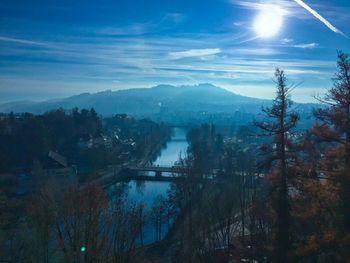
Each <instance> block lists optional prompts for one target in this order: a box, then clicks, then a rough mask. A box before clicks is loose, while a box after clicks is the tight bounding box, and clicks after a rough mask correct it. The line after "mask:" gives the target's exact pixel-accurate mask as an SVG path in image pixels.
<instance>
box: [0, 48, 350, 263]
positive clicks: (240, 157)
mask: <svg viewBox="0 0 350 263" xmlns="http://www.w3.org/2000/svg"><path fill="white" fill-rule="evenodd" d="M333 83H334V85H333V87H331V88H330V89H329V90H328V91H326V93H325V95H324V96H323V97H319V98H318V100H319V101H320V102H321V103H322V104H323V106H320V107H319V109H315V110H314V115H315V118H316V122H315V123H314V124H313V126H312V128H310V129H307V130H300V128H299V127H298V121H299V119H300V117H299V114H298V112H297V109H295V108H293V103H292V100H291V95H292V92H293V90H294V88H295V87H294V86H293V85H290V84H289V82H288V79H287V77H286V75H285V73H284V71H283V70H280V69H276V71H275V84H276V97H275V99H274V101H273V103H272V105H271V106H270V107H265V108H263V109H262V113H263V114H264V118H262V119H259V120H256V121H255V122H254V123H252V124H251V125H248V126H245V127H239V128H237V129H236V131H235V132H234V134H233V135H230V136H227V134H224V133H221V132H220V129H218V128H217V127H215V126H214V125H212V124H204V125H200V126H193V127H191V128H190V129H189V131H188V134H187V140H188V143H189V147H188V149H187V152H186V154H185V155H184V156H180V157H179V160H178V162H177V164H176V166H177V167H181V168H182V169H181V173H179V174H178V175H177V177H178V178H177V180H174V181H173V183H172V184H171V188H170V189H169V191H168V194H167V197H166V198H162V197H159V198H158V199H157V200H156V201H155V202H154V204H153V206H152V207H146V206H145V204H144V203H142V202H141V203H135V202H132V203H130V202H128V200H127V191H128V189H127V188H126V187H125V185H124V184H123V183H119V184H117V187H116V188H115V189H114V191H113V192H110V191H107V190H106V189H105V188H104V186H103V185H101V184H97V183H96V184H94V183H92V184H83V183H81V182H80V183H79V182H70V181H62V180H58V179H57V178H55V177H47V178H43V179H42V181H41V184H40V186H39V187H38V188H37V189H36V191H34V192H33V193H31V194H30V195H29V196H27V197H26V198H25V199H23V198H19V197H16V198H15V197H13V196H11V195H9V194H8V193H7V190H8V188H9V187H7V186H6V184H1V188H0V220H1V221H0V229H1V230H0V261H1V260H2V261H4V262H45V263H48V262H72V263H73V262H85V263H88V262H91V263H92V262H115V263H117V262H208V263H209V262H275V263H288V262H300V263H303V262H305V263H306V262H314V263H316V262H317V263H329V262H344V263H347V262H349V260H350V189H349V188H350V59H349V56H348V55H346V54H344V53H342V52H339V53H338V62H337V72H336V73H335V76H334V79H333ZM0 133H1V135H0V140H1V142H0V144H1V152H0V154H1V156H0V159H1V167H0V168H1V170H2V171H4V172H7V173H9V172H11V171H13V170H16V169H24V170H27V171H29V170H31V169H32V168H33V166H34V164H35V163H38V162H40V163H41V165H42V166H46V165H49V164H47V163H46V161H45V160H46V159H47V152H49V151H55V152H58V153H60V154H62V155H63V156H66V157H67V160H69V162H70V163H71V164H81V163H83V164H84V163H91V164H94V165H97V164H98V166H97V167H98V168H101V167H103V166H106V165H107V164H115V163H118V162H119V163H125V162H129V161H130V158H131V157H132V158H136V159H137V160H138V161H140V160H141V159H142V158H143V157H144V156H146V155H147V154H148V153H146V152H145V151H150V150H147V149H153V148H154V147H155V145H156V144H157V143H161V141H162V140H164V138H166V137H167V136H168V133H169V130H168V129H167V128H166V127H165V126H163V124H156V123H153V122H151V121H147V120H139V121H137V120H134V119H131V118H128V117H127V116H126V115H117V116H115V117H113V118H110V119H104V120H102V118H101V117H99V116H98V115H97V113H96V112H95V111H94V110H93V109H92V110H81V111H78V110H73V111H72V112H70V113H67V112H65V111H62V110H57V111H53V112H48V113H46V114H44V115H38V116H36V115H31V114H22V115H14V114H9V115H2V116H1V121H0ZM101 134H105V135H107V134H108V135H109V136H110V137H113V136H114V138H115V141H113V142H112V145H118V144H117V142H119V141H123V142H126V140H130V141H129V142H131V141H132V142H135V145H137V147H136V148H133V152H130V155H127V156H126V157H125V159H122V158H121V159H120V158H119V157H120V156H125V155H120V154H115V153H114V152H113V151H117V150H118V147H117V146H115V147H112V148H108V147H107V146H103V147H102V146H101V147H102V149H99V146H98V147H97V148H95V147H92V146H91V147H90V146H86V145H88V143H89V142H90V141H92V142H93V141H94V139H96V138H99V137H101ZM111 135H113V136H111ZM116 136H117V137H116ZM79 142H80V144H79ZM83 142H85V144H84V143H83ZM79 145H81V146H80V147H79ZM83 145H85V146H86V147H85V146H83ZM121 145H124V144H121ZM128 145H129V144H128ZM84 147H85V148H84ZM84 151H91V153H92V155H91V156H90V157H87V155H84V154H83V152H84ZM111 152H112V153H113V154H112V155H110V154H111ZM127 152H128V151H127ZM85 154H87V153H86V152H85ZM101 156H102V157H103V160H102V161H101V163H100V158H101ZM110 156H113V158H117V157H118V158H119V159H110V158H112V157H110ZM84 158H85V159H84ZM34 160H36V161H35V162H34ZM7 176H10V175H7ZM6 178H7V177H6ZM7 180H9V179H8V178H7ZM4 182H5V179H4ZM147 222H151V223H152V224H155V225H156V228H155V231H156V235H157V242H155V243H153V244H147V245H146V244H143V236H144V231H143V230H144V228H145V226H146V224H147ZM163 225H167V226H168V229H169V231H168V232H167V234H166V235H165V237H164V238H162V236H163V235H162V233H161V231H162V229H163V228H162V226H163Z"/></svg>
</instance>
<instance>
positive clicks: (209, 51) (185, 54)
mask: <svg viewBox="0 0 350 263" xmlns="http://www.w3.org/2000/svg"><path fill="white" fill-rule="evenodd" d="M219 53H221V49H220V48H205V49H190V50H186V51H178V52H170V53H169V56H171V57H172V58H173V59H180V58H191V57H205V56H210V55H215V54H219Z"/></svg>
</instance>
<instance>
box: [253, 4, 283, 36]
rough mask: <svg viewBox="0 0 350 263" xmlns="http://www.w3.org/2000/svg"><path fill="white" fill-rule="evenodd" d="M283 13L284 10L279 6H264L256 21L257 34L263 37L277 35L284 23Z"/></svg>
mask: <svg viewBox="0 0 350 263" xmlns="http://www.w3.org/2000/svg"><path fill="white" fill-rule="evenodd" d="M283 14H284V12H283V10H282V9H281V8H280V7H278V6H274V5H266V6H264V7H263V8H262V10H261V11H260V13H259V14H258V15H257V17H256V18H255V21H254V30H255V32H256V33H257V35H258V36H259V37H262V38H269V37H273V36H275V35H276V34H277V33H278V32H279V31H280V29H281V26H282V24H283Z"/></svg>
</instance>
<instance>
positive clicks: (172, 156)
mask: <svg viewBox="0 0 350 263" xmlns="http://www.w3.org/2000/svg"><path fill="white" fill-rule="evenodd" d="M187 146H188V143H187V140H186V130H185V129H182V128H173V131H172V136H171V138H170V140H169V141H168V142H167V143H166V145H165V146H164V147H163V148H162V149H161V151H160V153H159V155H158V157H157V158H156V160H155V161H154V162H153V165H159V166H173V165H174V164H175V162H176V161H178V159H179V157H180V154H181V155H182V156H183V155H184V153H185V152H186V149H187ZM112 187H113V186H112ZM126 188H127V199H128V201H129V202H131V203H133V202H136V203H143V204H145V205H146V209H147V210H148V212H149V211H150V210H151V208H152V206H153V204H154V201H155V199H156V198H157V197H158V196H162V197H164V198H165V197H166V196H167V191H168V190H169V188H170V183H169V182H154V181H141V182H140V181H134V180H132V181H130V182H128V183H127V185H126ZM163 227H164V229H162V236H163V237H164V235H165V234H166V233H167V231H168V230H167V229H166V226H165V224H164V226H163ZM155 239H156V237H155V226H154V225H153V224H152V222H150V223H149V224H148V225H146V227H145V231H144V244H149V243H152V242H154V241H156V240H155Z"/></svg>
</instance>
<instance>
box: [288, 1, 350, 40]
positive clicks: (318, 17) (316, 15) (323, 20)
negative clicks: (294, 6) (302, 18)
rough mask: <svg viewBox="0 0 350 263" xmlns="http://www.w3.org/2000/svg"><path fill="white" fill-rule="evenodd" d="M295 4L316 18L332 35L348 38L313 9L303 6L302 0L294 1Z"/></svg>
mask: <svg viewBox="0 0 350 263" xmlns="http://www.w3.org/2000/svg"><path fill="white" fill-rule="evenodd" d="M294 1H295V2H296V3H298V4H299V5H300V6H301V7H303V8H305V9H306V10H307V11H308V12H310V13H311V14H312V15H313V16H314V17H316V18H317V19H318V20H320V21H321V22H322V23H323V24H325V25H326V26H327V27H328V28H329V29H330V30H332V31H333V32H334V33H337V34H340V35H342V36H344V37H348V36H347V35H345V34H344V33H343V32H342V31H340V30H339V29H338V28H336V27H335V26H333V25H332V24H331V23H330V22H328V21H327V19H325V18H324V17H323V16H321V15H320V14H319V13H317V12H316V11H315V10H314V9H312V8H311V7H310V6H308V5H307V4H305V3H304V2H303V1H302V0H294Z"/></svg>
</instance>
